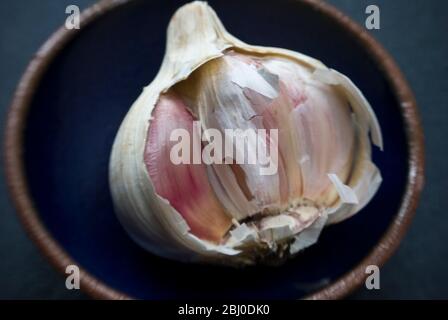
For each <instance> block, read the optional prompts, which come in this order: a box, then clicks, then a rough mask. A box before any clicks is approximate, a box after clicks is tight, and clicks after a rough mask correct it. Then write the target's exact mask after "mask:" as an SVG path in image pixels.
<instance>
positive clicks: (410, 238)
mask: <svg viewBox="0 0 448 320" xmlns="http://www.w3.org/2000/svg"><path fill="white" fill-rule="evenodd" d="M93 2H94V1H92V0H72V1H67V0H58V1H56V0H0V75H1V77H0V93H1V95H0V123H1V128H0V129H1V130H2V131H3V128H4V120H5V116H6V111H7V108H8V105H9V103H10V100H11V97H12V94H13V91H14V89H15V86H16V84H17V82H18V81H19V79H20V76H21V74H22V72H23V71H24V69H25V67H26V65H27V63H28V61H29V60H30V58H31V57H32V56H33V54H34V52H35V51H36V50H37V49H38V48H39V46H40V45H41V44H42V43H43V42H44V41H45V39H46V38H47V37H48V36H49V35H50V34H51V33H52V32H53V31H54V30H55V29H56V28H57V27H58V26H60V25H61V24H62V23H63V22H64V20H65V17H66V15H65V8H66V6H67V5H69V4H77V5H78V6H79V7H80V8H85V7H86V6H87V5H89V4H91V3H93ZM329 2H330V3H332V4H334V5H335V6H337V7H338V8H340V9H341V10H342V11H344V12H345V13H346V14H348V15H349V16H351V17H352V18H354V19H355V20H356V21H357V22H359V23H361V24H364V19H365V17H366V15H365V13H364V11H365V8H366V6H367V5H369V4H376V5H378V6H379V7H380V9H381V29H380V30H375V31H372V34H373V35H374V36H375V37H376V38H377V39H378V40H379V41H380V42H381V43H382V44H383V45H384V46H385V48H386V49H388V50H389V52H390V53H391V54H392V55H393V56H394V57H395V59H396V61H397V63H398V64H399V65H400V67H401V68H402V70H403V72H404V74H405V75H406V77H407V78H408V80H409V83H410V85H411V87H412V88H413V89H414V92H415V94H416V97H417V100H418V103H419V106H420V113H421V116H422V120H423V125H424V129H425V134H426V160H427V166H426V167H427V170H426V176H427V179H426V187H425V191H424V193H423V196H422V201H421V203H420V206H419V208H418V210H417V215H416V217H415V220H414V222H413V224H412V226H411V228H410V231H409V233H408V234H407V236H406V238H405V240H404V241H403V243H402V245H401V247H400V249H399V250H398V251H397V253H396V254H395V255H394V257H393V258H392V259H391V260H390V261H389V262H388V263H387V264H386V266H384V267H383V268H382V269H381V290H376V291H368V290H366V289H361V290H360V291H358V292H356V293H355V294H354V295H353V296H352V297H351V298H353V299H381V298H385V299H406V298H413V299H430V298H448V247H447V245H446V242H447V241H448V215H447V214H446V212H445V210H444V208H446V207H448V195H447V191H448V170H447V168H446V165H445V158H444V156H446V155H447V152H446V148H447V146H448V144H447V143H446V140H447V138H446V135H447V134H448V130H447V125H446V123H447V122H448V106H447V105H446V100H447V92H448V81H447V72H448V61H447V59H448V43H447V41H446V35H445V33H446V30H448V16H447V15H448V14H447V12H448V2H446V1H443V0H433V1H428V0H426V1H424V0H413V1H410V0H387V1H386V0H382V1H370V0H369V1H366V0H330V1H329ZM2 160H3V159H2ZM0 175H1V176H0V208H1V211H0V298H3V299H14V298H31V299H33V298H43V299H79V298H86V297H85V295H83V294H82V293H79V292H77V291H69V290H67V289H65V284H64V278H63V277H62V276H60V275H59V274H58V273H57V272H56V271H54V269H53V268H52V267H51V266H50V265H49V264H48V263H47V262H46V260H45V259H44V258H42V256H41V255H40V254H39V252H38V250H37V249H36V247H35V246H34V244H33V243H32V242H31V241H30V240H29V239H28V237H27V236H26V235H25V233H24V231H23V228H22V227H21V225H20V223H19V221H18V219H17V217H16V215H15V213H14V210H13V208H12V206H11V202H10V200H9V199H8V196H7V192H6V187H5V184H4V172H3V171H1V173H0Z"/></svg>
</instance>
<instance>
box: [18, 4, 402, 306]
mask: <svg viewBox="0 0 448 320" xmlns="http://www.w3.org/2000/svg"><path fill="white" fill-rule="evenodd" d="M182 3H183V1H174V0H171V1H166V0H156V1H143V0H142V1H134V2H132V3H130V4H126V5H124V6H121V7H119V8H118V9H115V10H113V11H111V12H109V13H107V14H106V15H104V16H103V17H101V18H100V19H98V20H97V21H95V22H94V23H92V24H91V25H89V26H88V27H86V28H85V29H83V30H82V31H81V32H80V33H79V35H77V36H76V38H75V39H74V40H73V41H71V42H70V43H69V44H68V45H67V46H66V47H65V48H64V49H63V50H62V52H60V54H59V55H58V56H57V58H56V59H55V60H54V61H53V62H52V63H51V65H50V67H49V69H48V71H47V72H46V73H45V74H44V75H43V78H42V81H41V83H40V85H39V87H38V90H37V92H36V94H35V96H34V98H33V99H32V103H31V104H32V105H31V109H30V114H29V117H28V120H27V121H28V122H27V128H26V132H25V166H26V171H27V175H28V182H29V187H30V191H31V194H32V197H33V199H34V202H35V205H36V207H37V209H38V211H39V213H40V217H41V219H42V221H43V223H44V224H45V226H46V227H47V229H48V230H49V232H50V233H51V235H52V236H53V237H54V238H55V239H56V240H57V241H58V242H59V243H60V245H61V246H62V247H63V248H64V249H65V250H66V251H67V252H68V253H69V254H70V255H71V256H72V257H73V258H74V259H75V260H76V262H77V263H78V264H79V265H80V266H82V267H84V268H85V269H86V270H87V271H88V272H90V273H91V274H92V275H94V276H95V277H97V278H98V279H100V280H101V281H103V282H104V283H106V284H107V285H109V286H111V287H113V288H115V289H117V290H120V291H122V292H124V293H127V294H129V295H131V296H134V297H136V298H300V297H303V296H304V295H306V294H309V293H312V292H314V291H316V290H317V289H319V288H321V287H323V286H325V285H326V284H328V283H331V282H332V281H334V280H335V279H337V278H338V277H340V276H341V275H343V274H344V273H346V272H349V271H350V269H351V268H353V267H354V266H355V265H356V264H357V263H359V262H360V260H361V259H363V258H364V257H365V256H366V255H367V254H368V253H369V252H370V251H371V250H372V248H373V247H374V246H375V244H376V243H377V242H378V241H379V239H380V237H381V236H382V235H383V234H384V232H385V230H386V229H387V227H388V226H389V225H390V223H391V221H392V220H393V219H394V217H395V216H396V214H397V212H398V209H399V207H400V202H401V199H402V195H403V192H404V189H405V185H406V176H407V170H408V165H407V156H408V149H407V148H408V147H407V143H406V137H405V132H404V127H403V119H402V115H401V113H400V110H399V105H398V102H397V99H396V97H395V96H394V94H393V92H392V91H391V88H390V86H389V85H388V83H387V81H386V79H385V76H384V75H383V74H382V72H381V71H380V70H379V68H378V66H377V65H376V64H375V62H374V61H373V60H372V59H371V58H370V57H369V55H368V54H367V52H366V49H365V48H363V47H361V46H360V44H359V43H357V41H356V40H355V39H353V38H352V37H350V36H349V35H348V34H347V33H346V32H345V31H344V29H343V28H342V27H341V26H339V25H338V24H337V23H335V22H334V21H333V20H332V19H330V18H328V17H327V16H324V15H323V14H322V13H319V12H318V11H315V10H314V9H312V8H311V7H309V6H308V5H303V4H300V3H298V2H296V1H277V2H276V5H273V3H272V1H259V0H257V1H255V0H254V1H229V0H226V1H210V4H211V5H212V7H214V9H215V10H216V11H217V13H218V15H219V16H220V17H221V18H222V20H223V22H224V25H225V26H226V27H227V29H228V30H229V31H230V32H231V33H233V34H234V35H236V36H237V37H239V38H241V39H242V40H244V41H247V42H249V43H254V44H260V45H268V46H278V47H284V48H288V49H292V50H296V51H300V52H303V53H305V54H308V55H310V56H313V57H315V58H317V59H320V60H322V61H324V62H325V63H326V64H327V65H329V66H331V67H333V68H335V69H337V70H339V71H341V72H343V73H345V74H346V75H348V76H349V77H350V78H351V79H352V80H353V81H354V82H355V83H356V84H357V85H358V86H359V87H360V88H361V90H362V91H363V92H364V94H365V95H366V96H367V98H368V100H369V101H370V102H371V104H372V105H373V108H374V109H375V112H376V114H377V116H378V117H379V121H380V124H381V127H382V130H383V135H384V137H385V151H384V152H380V151H379V150H377V148H374V153H373V157H374V161H375V163H376V164H377V165H378V166H379V168H380V169H381V172H382V175H383V179H384V181H383V184H382V186H381V188H380V190H379V192H378V194H377V195H376V196H375V198H374V199H373V201H372V202H371V203H370V204H369V205H368V206H367V207H366V208H365V209H364V210H363V211H362V212H360V213H359V214H358V215H356V216H355V217H353V218H351V219H349V220H348V221H345V222H343V223H341V224H339V225H336V226H331V227H329V228H327V229H326V230H325V231H324V232H323V234H322V236H321V238H320V241H319V243H318V244H317V245H315V246H313V247H311V248H309V249H308V250H306V251H305V252H303V254H301V255H300V256H298V257H297V258H295V259H293V260H291V261H289V262H287V263H286V264H285V265H283V266H280V267H251V268H247V269H242V270H235V269H230V268H223V267H215V266H204V265H186V264H181V263H177V262H173V261H168V260H165V259H162V258H159V257H156V256H154V255H152V254H150V253H147V252H145V251H144V250H143V249H141V248H140V247H138V246H137V245H136V244H135V243H134V242H133V241H132V240H131V239H130V238H129V237H128V235H127V234H126V233H125V231H124V230H123V228H122V227H121V225H120V224H119V222H118V220H117V218H116V217H115V214H114V210H113V208H112V201H111V196H110V192H109V187H108V160H109V155H110V151H111V147H112V143H113V140H114V137H115V134H116V132H117V130H118V127H119V125H120V123H121V120H122V119H123V117H124V116H125V114H126V112H127V111H128V108H129V106H130V105H131V104H132V103H133V101H134V100H135V99H136V98H137V96H138V95H139V94H140V92H141V90H142V88H143V87H144V86H145V85H147V84H148V83H149V82H151V81H152V79H153V78H154V76H155V74H156V72H157V71H158V68H159V66H160V63H161V61H162V57H163V54H164V46H165V32H166V27H167V24H168V21H169V18H170V16H171V15H172V14H173V12H174V11H175V10H176V9H177V8H178V7H179V6H180V5H181V4H182Z"/></svg>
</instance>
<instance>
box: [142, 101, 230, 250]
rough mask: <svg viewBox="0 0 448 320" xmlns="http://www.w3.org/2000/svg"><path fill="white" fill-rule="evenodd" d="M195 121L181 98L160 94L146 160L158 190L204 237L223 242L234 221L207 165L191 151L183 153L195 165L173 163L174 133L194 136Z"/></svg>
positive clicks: (197, 232) (156, 190)
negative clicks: (197, 161) (215, 190)
mask: <svg viewBox="0 0 448 320" xmlns="http://www.w3.org/2000/svg"><path fill="white" fill-rule="evenodd" d="M193 121H194V119H193V116H192V115H191V114H190V113H189V112H188V111H187V108H186V106H185V105H184V103H183V102H182V100H181V99H179V97H177V96H175V95H173V94H169V95H162V96H160V98H159V101H158V102H157V105H156V107H155V109H154V112H153V120H152V125H151V126H150V128H149V130H148V138H147V141H148V142H147V145H146V148H145V155H144V161H145V164H146V167H147V170H148V173H149V177H150V179H151V181H152V183H153V185H154V188H155V192H156V193H157V194H158V195H159V196H160V197H163V198H164V199H166V200H167V201H168V202H169V204H170V205H171V206H172V207H173V208H174V209H176V210H177V211H178V212H179V213H180V215H181V216H182V217H183V218H184V219H185V221H186V222H187V224H188V225H189V227H190V230H191V232H192V233H194V234H195V235H196V236H198V237H200V238H202V239H207V240H211V241H214V242H219V241H220V239H222V237H223V236H224V235H225V234H226V233H227V231H228V230H229V229H230V226H231V224H232V222H231V218H230V217H229V216H228V215H227V214H226V212H225V211H224V208H223V207H222V206H221V204H220V203H219V201H218V200H217V199H216V197H215V195H214V193H213V190H212V188H211V187H210V184H209V181H208V178H207V169H206V166H205V165H204V164H203V163H200V164H194V163H193V159H192V158H193V157H192V156H190V155H191V154H186V155H182V156H183V157H186V158H187V159H186V160H187V161H186V162H190V163H191V164H182V163H173V162H172V159H174V157H172V155H171V153H173V152H177V150H176V149H175V148H174V147H175V145H176V142H174V141H171V138H172V137H171V134H172V133H173V132H176V131H177V132H179V133H183V134H186V135H188V136H189V137H191V136H193V130H194V128H193ZM179 138H182V136H179ZM199 139H200V138H199ZM198 141H200V140H198ZM199 147H200V145H199ZM188 151H190V150H188ZM198 212H203V214H198Z"/></svg>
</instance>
